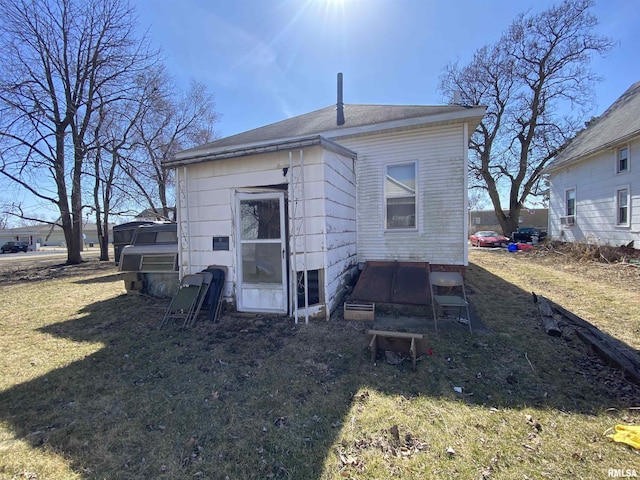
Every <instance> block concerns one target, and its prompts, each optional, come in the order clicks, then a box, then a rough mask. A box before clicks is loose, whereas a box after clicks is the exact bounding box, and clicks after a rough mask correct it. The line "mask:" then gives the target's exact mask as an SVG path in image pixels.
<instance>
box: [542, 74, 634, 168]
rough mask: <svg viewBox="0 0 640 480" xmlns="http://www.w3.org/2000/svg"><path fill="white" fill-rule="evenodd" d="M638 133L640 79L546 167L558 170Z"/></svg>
mask: <svg viewBox="0 0 640 480" xmlns="http://www.w3.org/2000/svg"><path fill="white" fill-rule="evenodd" d="M636 135H640V82H637V83H634V84H633V85H631V87H629V89H628V90H627V91H626V92H624V93H623V94H622V95H621V96H620V98H618V99H617V100H616V101H615V102H614V103H613V104H612V105H611V106H610V107H609V108H608V109H607V110H606V111H605V112H604V113H603V114H602V115H601V116H600V117H599V118H598V119H597V120H595V122H594V123H592V124H591V125H589V127H587V128H586V129H584V130H583V131H582V132H580V133H579V134H578V135H577V136H576V138H574V139H573V141H572V142H571V143H570V144H569V145H567V147H566V148H565V149H564V150H563V151H562V152H560V154H559V155H558V156H557V157H556V158H555V159H554V160H553V162H551V163H550V164H549V165H548V166H547V168H546V169H545V170H546V171H547V172H549V171H553V170H556V169H558V168H561V167H562V166H564V165H568V164H571V163H574V162H576V161H579V160H581V159H582V158H586V157H587V156H590V155H593V154H594V153H597V152H598V151H600V150H603V149H605V148H609V147H612V146H615V145H616V144H620V143H622V142H625V141H628V140H629V139H630V138H632V137H634V136H636Z"/></svg>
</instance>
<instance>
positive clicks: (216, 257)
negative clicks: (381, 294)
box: [165, 84, 485, 319]
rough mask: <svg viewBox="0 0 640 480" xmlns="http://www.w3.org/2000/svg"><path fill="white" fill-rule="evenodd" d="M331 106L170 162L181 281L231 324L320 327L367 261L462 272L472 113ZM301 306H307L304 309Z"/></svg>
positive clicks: (476, 118)
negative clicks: (213, 270)
mask: <svg viewBox="0 0 640 480" xmlns="http://www.w3.org/2000/svg"><path fill="white" fill-rule="evenodd" d="M341 96H342V95H341V85H340V84H339V86H338V104H337V106H331V107H327V108H323V109H321V110H317V111H314V112H311V113H307V114H304V115H300V116H297V117H293V118H289V119H287V120H283V121H281V122H277V123H274V124H271V125H267V126H264V127H261V128H257V129H255V130H250V131H247V132H244V133H240V134H238V135H234V136H231V137H228V138H223V139H221V140H217V141H214V142H212V143H209V144H207V145H203V146H201V147H197V148H193V149H190V150H186V151H183V152H180V153H178V154H177V155H176V156H175V157H174V158H172V159H170V160H169V161H167V162H166V163H165V166H166V167H171V168H174V169H175V173H176V197H177V220H178V235H179V238H180V240H179V242H180V260H179V262H180V268H181V275H184V274H186V273H194V272H198V271H200V270H202V269H204V268H206V267H207V266H210V265H217V266H223V267H226V269H227V282H226V285H225V289H224V296H225V300H226V301H230V302H234V303H235V306H236V308H237V309H238V310H239V311H247V312H275V313H283V314H286V313H289V314H292V315H295V316H296V319H297V318H298V317H297V316H298V314H301V315H305V316H306V317H307V318H308V316H310V315H314V316H328V315H329V314H330V312H331V311H332V310H333V309H334V308H336V306H337V305H338V304H339V303H340V301H341V300H342V297H343V291H344V287H345V283H346V282H348V281H349V279H350V278H351V276H352V275H353V274H354V273H355V271H356V269H357V268H358V265H359V264H363V263H364V262H367V261H370V260H388V261H394V260H398V261H404V262H429V263H430V264H432V265H433V264H435V265H438V268H440V269H446V268H452V269H458V270H460V269H464V267H465V266H466V265H467V221H466V219H467V193H466V187H467V145H468V141H469V136H470V134H471V133H472V132H473V131H474V129H475V128H476V126H477V125H478V123H479V122H480V120H481V119H482V116H483V114H484V111H485V108H484V107H473V108H467V107H462V106H459V105H447V106H403V105H343V104H342V101H341V100H342V99H341ZM305 306H306V307H305Z"/></svg>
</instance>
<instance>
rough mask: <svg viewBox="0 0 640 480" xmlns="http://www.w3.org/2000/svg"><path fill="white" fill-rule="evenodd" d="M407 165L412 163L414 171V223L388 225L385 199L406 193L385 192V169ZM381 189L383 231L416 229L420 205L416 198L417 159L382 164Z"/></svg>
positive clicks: (399, 196) (410, 230)
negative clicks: (403, 225) (404, 225)
mask: <svg viewBox="0 0 640 480" xmlns="http://www.w3.org/2000/svg"><path fill="white" fill-rule="evenodd" d="M407 165H413V171H414V181H415V188H414V192H413V198H414V202H415V205H414V208H415V210H414V211H415V218H414V225H413V226H412V227H396V228H394V227H389V223H388V220H387V210H388V208H387V200H388V199H390V198H404V197H407V196H408V195H396V196H393V195H389V194H388V193H387V171H388V168H389V167H402V166H407ZM382 173H383V174H382V190H383V198H384V200H383V202H384V204H383V207H382V208H383V210H384V231H385V232H414V231H417V230H418V219H419V218H420V215H419V212H418V210H419V209H418V206H419V205H420V202H419V200H418V190H419V189H418V161H417V160H411V161H408V162H397V163H387V164H385V165H384V168H383V172H382Z"/></svg>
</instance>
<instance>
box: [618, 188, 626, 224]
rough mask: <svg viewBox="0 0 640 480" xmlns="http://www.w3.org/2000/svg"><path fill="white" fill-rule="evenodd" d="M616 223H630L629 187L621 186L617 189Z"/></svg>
mask: <svg viewBox="0 0 640 480" xmlns="http://www.w3.org/2000/svg"><path fill="white" fill-rule="evenodd" d="M616 225H618V226H621V227H624V226H628V225H629V189H628V188H621V189H620V190H617V191H616Z"/></svg>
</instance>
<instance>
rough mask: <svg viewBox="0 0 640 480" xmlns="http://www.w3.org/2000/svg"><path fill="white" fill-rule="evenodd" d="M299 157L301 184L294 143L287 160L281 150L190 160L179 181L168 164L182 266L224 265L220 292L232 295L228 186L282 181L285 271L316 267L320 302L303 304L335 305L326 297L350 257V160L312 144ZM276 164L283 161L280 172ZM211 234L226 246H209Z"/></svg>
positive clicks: (351, 262) (350, 265) (247, 187)
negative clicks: (320, 280)
mask: <svg viewBox="0 0 640 480" xmlns="http://www.w3.org/2000/svg"><path fill="white" fill-rule="evenodd" d="M302 164H304V189H302V185H301V180H302V176H301V158H300V152H299V151H298V150H296V151H293V152H292V168H289V152H288V151H284V152H278V153H268V154H262V155H254V156H248V157H243V158H236V159H227V160H218V161H214V162H205V163H200V164H194V165H190V166H188V167H187V174H188V180H187V182H186V185H187V187H186V188H185V187H184V185H185V181H184V169H182V168H178V169H176V172H177V175H176V183H177V184H178V187H177V188H176V196H178V198H179V207H180V208H179V210H178V211H179V219H178V220H179V223H180V227H179V228H180V229H181V231H182V232H184V234H181V235H180V240H181V248H180V250H181V268H182V273H183V274H186V273H194V272H198V271H201V270H203V269H204V268H206V267H207V266H209V265H217V266H224V267H227V270H228V276H227V283H226V286H225V287H226V288H225V290H224V295H225V297H226V300H231V301H233V300H234V292H235V290H236V281H237V276H236V245H237V238H236V236H237V235H236V228H235V227H234V225H235V222H236V220H235V218H236V211H235V210H236V207H235V202H234V198H235V195H236V192H244V191H254V192H255V191H256V188H258V189H261V188H265V186H268V185H282V186H283V187H284V191H285V192H287V193H288V205H287V208H288V215H289V217H288V222H289V223H288V233H289V237H290V239H289V246H288V247H289V254H290V271H293V269H294V266H295V270H296V271H297V272H302V271H303V270H304V267H305V262H306V268H307V270H321V271H323V272H324V273H323V275H321V276H320V278H323V279H324V283H323V285H322V288H321V289H320V290H321V292H322V293H324V296H323V298H322V299H321V302H322V303H321V304H320V305H318V306H316V307H314V308H315V310H314V309H312V307H310V310H309V311H310V315H313V314H315V313H318V312H320V311H321V310H322V309H323V308H325V302H327V308H325V313H326V314H328V313H329V312H330V310H331V309H332V308H335V306H336V305H335V299H334V297H335V295H336V293H338V292H339V291H340V290H341V288H342V286H343V285H344V283H345V275H346V274H348V273H350V271H351V270H352V269H354V268H355V267H356V262H357V255H356V248H357V246H356V214H355V211H356V189H355V173H354V171H353V167H354V161H353V160H352V159H351V158H347V157H344V156H342V155H338V154H336V153H334V152H331V151H328V150H323V149H322V148H321V147H312V148H307V149H305V150H304V151H303V157H302ZM283 169H287V171H286V176H285V175H284V171H283ZM185 191H188V195H185V193H184V192H185ZM303 198H304V199H305V200H304V202H303V201H302V199H303ZM303 203H304V211H303ZM187 205H189V211H188V212H187V209H186V207H187ZM303 215H304V217H306V221H304V223H303V218H304V217H303ZM187 219H188V222H189V224H188V226H187V224H186V222H187ZM187 232H188V236H189V240H188V243H187V240H186V237H187ZM214 236H228V237H229V240H230V241H229V250H228V251H225V250H222V251H220V250H216V251H213V248H212V241H213V237H214ZM305 238H306V243H305ZM305 246H306V249H305ZM305 250H306V255H305ZM294 252H295V253H294ZM189 262H190V263H189ZM291 278H293V276H291ZM299 307H300V308H302V307H303V305H300V306H299ZM302 314H304V312H302Z"/></svg>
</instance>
